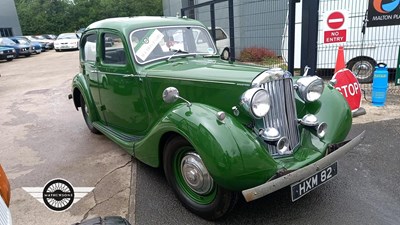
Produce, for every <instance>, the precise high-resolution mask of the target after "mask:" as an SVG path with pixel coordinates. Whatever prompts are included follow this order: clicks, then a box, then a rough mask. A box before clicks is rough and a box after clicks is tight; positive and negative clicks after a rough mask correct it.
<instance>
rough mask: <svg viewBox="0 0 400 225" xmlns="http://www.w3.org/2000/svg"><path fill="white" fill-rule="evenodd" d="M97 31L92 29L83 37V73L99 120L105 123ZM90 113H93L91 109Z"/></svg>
mask: <svg viewBox="0 0 400 225" xmlns="http://www.w3.org/2000/svg"><path fill="white" fill-rule="evenodd" d="M97 42H98V41H97V32H96V31H91V32H90V33H86V34H85V36H84V37H83V38H82V42H81V48H82V49H83V51H81V68H82V73H83V75H84V77H85V80H86V83H87V84H88V85H89V90H90V94H91V96H92V99H93V103H94V105H93V107H95V108H96V112H98V116H99V120H100V122H102V123H105V118H104V115H103V113H102V108H101V101H100V90H99V85H100V84H99V80H98V70H97V62H96V61H97V58H98V57H97ZM89 113H91V112H90V111H89Z"/></svg>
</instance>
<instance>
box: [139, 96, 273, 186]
mask: <svg viewBox="0 0 400 225" xmlns="http://www.w3.org/2000/svg"><path fill="white" fill-rule="evenodd" d="M217 112H218V110H217V109H215V108H213V107H210V106H207V105H203V104H197V103H194V104H193V105H192V106H191V107H190V108H189V107H187V106H186V104H179V105H176V106H175V107H174V108H172V109H171V110H169V111H168V112H167V113H166V115H165V116H164V117H163V118H162V119H161V120H160V121H159V122H158V123H157V124H156V125H155V126H154V127H153V129H152V131H151V132H150V134H149V135H148V136H146V138H144V139H143V140H142V141H140V142H139V143H137V145H136V146H135V156H136V157H137V158H138V159H140V160H141V161H143V162H145V163H147V164H149V165H152V166H156V167H158V166H160V161H161V158H162V157H161V156H162V154H159V151H158V149H159V147H160V149H163V146H159V143H160V140H161V138H162V136H163V134H165V133H168V132H175V133H177V134H180V135H182V136H183V137H185V138H186V139H187V140H188V141H189V142H190V143H191V144H192V145H193V147H194V148H195V149H196V151H197V152H198V154H199V155H200V156H201V158H202V160H203V162H204V164H205V165H206V167H207V169H208V171H209V172H210V174H211V175H212V177H213V179H214V180H215V182H217V183H218V184H219V185H221V186H223V187H225V188H227V189H230V190H237V191H238V190H243V189H246V188H248V187H253V186H255V185H258V184H261V183H263V182H265V181H266V180H268V179H269V178H270V177H271V176H273V175H274V174H275V173H276V170H277V165H276V163H275V161H274V160H273V159H272V158H271V156H270V155H269V154H268V153H267V150H266V149H265V148H264V147H262V146H261V145H260V143H259V142H258V141H257V136H256V135H254V133H253V132H251V131H249V130H248V129H247V128H246V127H244V126H243V125H242V124H240V123H239V122H238V121H237V120H236V119H235V118H234V117H232V116H231V115H229V114H226V118H225V120H224V122H220V121H218V119H217V117H216V114H217Z"/></svg>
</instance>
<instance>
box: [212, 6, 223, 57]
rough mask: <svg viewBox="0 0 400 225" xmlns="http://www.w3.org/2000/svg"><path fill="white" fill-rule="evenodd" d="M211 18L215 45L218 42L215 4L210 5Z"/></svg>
mask: <svg viewBox="0 0 400 225" xmlns="http://www.w3.org/2000/svg"><path fill="white" fill-rule="evenodd" d="M210 17H211V37H212V38H213V40H214V44H215V43H216V42H217V38H216V36H215V7H214V3H211V4H210ZM220 53H221V52H220Z"/></svg>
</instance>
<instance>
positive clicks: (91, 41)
mask: <svg viewBox="0 0 400 225" xmlns="http://www.w3.org/2000/svg"><path fill="white" fill-rule="evenodd" d="M84 43H85V44H84V46H83V49H84V54H83V60H84V61H93V62H94V61H96V34H90V35H88V36H86V37H85V39H84Z"/></svg>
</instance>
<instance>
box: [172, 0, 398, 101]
mask: <svg viewBox="0 0 400 225" xmlns="http://www.w3.org/2000/svg"><path fill="white" fill-rule="evenodd" d="M170 1H173V0H170ZM184 2H185V4H183V5H185V6H196V5H199V4H203V6H201V7H197V8H193V9H191V10H188V11H186V12H184V14H185V15H186V16H188V17H191V18H194V19H197V20H200V21H201V22H203V23H204V24H205V25H206V26H208V27H211V26H212V20H211V17H212V16H211V13H210V9H211V7H210V6H209V5H204V3H207V2H210V1H208V0H197V1H196V0H189V1H188V0H186V1H184ZM214 2H216V3H215V4H214V7H213V9H214V10H215V17H214V21H215V26H216V27H217V29H220V30H222V31H224V35H220V32H219V31H218V32H216V40H217V41H216V44H217V47H218V48H219V49H220V52H221V49H224V48H229V41H225V42H223V40H229V31H230V30H229V29H230V27H229V19H230V17H229V16H230V15H229V4H228V1H223V0H220V1H214ZM288 8H289V6H288V0H286V1H282V0H246V1H240V0H233V20H234V27H233V30H234V33H233V34H234V45H235V59H236V60H237V61H240V62H244V63H254V64H260V65H263V66H266V67H281V68H284V69H287V58H288V47H287V46H288ZM367 9H368V0H361V1H352V0H320V6H319V28H318V31H315V32H318V43H317V49H318V50H317V52H318V53H317V68H316V72H317V74H318V75H319V76H321V77H323V78H325V79H327V80H329V79H330V78H331V77H332V76H333V73H334V68H335V65H336V59H337V53H338V47H339V46H343V47H344V58H345V62H346V66H347V68H349V69H351V70H353V72H355V73H356V74H357V76H358V77H359V78H360V79H359V80H360V81H361V85H360V86H361V89H362V91H363V92H364V97H365V99H366V100H368V101H371V95H372V79H373V73H374V68H375V66H376V64H377V63H385V64H387V65H388V68H389V87H388V96H395V97H396V96H400V86H396V85H395V82H394V81H395V68H396V65H397V58H398V54H399V47H400V35H399V34H400V26H399V25H394V26H384V27H366V28H365V32H364V33H363V32H362V30H363V26H364V18H365V14H366V10H367ZM333 10H347V11H348V13H349V21H348V29H347V41H346V43H340V44H324V40H323V38H324V35H323V29H324V27H323V26H324V25H323V24H322V22H323V15H324V13H326V12H328V11H333ZM301 16H302V8H301V2H300V3H297V4H296V25H295V26H296V32H295V62H294V65H295V69H297V70H296V71H295V73H299V72H298V71H299V70H298V69H300V50H301V49H300V46H301V25H302V24H301ZM221 45H223V46H222V47H221ZM389 99H393V98H388V100H389Z"/></svg>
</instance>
